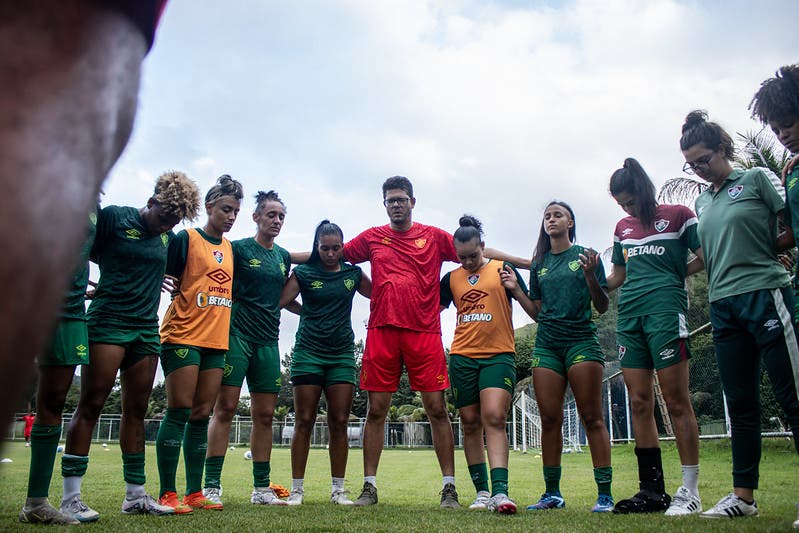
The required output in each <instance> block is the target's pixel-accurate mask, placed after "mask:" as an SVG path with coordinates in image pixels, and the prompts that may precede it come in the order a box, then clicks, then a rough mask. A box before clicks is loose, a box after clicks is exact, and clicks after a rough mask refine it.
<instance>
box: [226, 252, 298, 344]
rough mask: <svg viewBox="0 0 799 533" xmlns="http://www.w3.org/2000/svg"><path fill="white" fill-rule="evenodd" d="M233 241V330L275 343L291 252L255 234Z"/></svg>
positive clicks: (246, 335)
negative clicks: (263, 242) (266, 243)
mask: <svg viewBox="0 0 799 533" xmlns="http://www.w3.org/2000/svg"><path fill="white" fill-rule="evenodd" d="M232 244H233V258H234V260H235V266H234V270H233V316H232V318H231V321H230V333H231V334H232V335H236V336H237V337H241V338H242V339H246V340H249V341H251V342H255V343H259V344H271V343H275V342H277V339H278V334H279V333H280V293H281V292H283V286H284V285H285V284H286V279H287V278H288V273H289V269H290V268H291V256H290V255H289V252H288V251H287V250H286V249H284V248H282V247H280V246H278V245H277V244H273V245H272V249H271V250H268V249H266V248H264V247H263V246H261V245H260V244H258V241H256V240H255V239H254V238H253V237H248V238H246V239H240V240H237V241H233V243H232Z"/></svg>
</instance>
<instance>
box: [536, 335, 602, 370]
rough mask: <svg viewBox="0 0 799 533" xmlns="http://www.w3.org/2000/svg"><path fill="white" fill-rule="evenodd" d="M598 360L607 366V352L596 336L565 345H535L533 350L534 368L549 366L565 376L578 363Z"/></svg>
mask: <svg viewBox="0 0 799 533" xmlns="http://www.w3.org/2000/svg"><path fill="white" fill-rule="evenodd" d="M586 361H596V362H597V363H601V364H602V366H605V354H604V353H602V348H600V347H599V341H597V340H596V337H594V338H593V339H586V340H580V341H576V342H573V343H571V344H568V345H564V346H541V345H539V344H536V345H535V350H533V361H532V366H533V368H548V369H550V370H554V371H555V372H557V373H558V374H560V375H561V376H563V377H564V378H565V377H567V376H566V374H567V373H568V371H569V369H570V368H571V367H572V365H576V364H577V363H584V362H586Z"/></svg>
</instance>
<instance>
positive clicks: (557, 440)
mask: <svg viewBox="0 0 799 533" xmlns="http://www.w3.org/2000/svg"><path fill="white" fill-rule="evenodd" d="M575 229H576V228H575V221H574V212H573V211H572V209H571V207H569V205H568V204H566V203H565V202H550V204H549V205H548V206H547V207H546V210H545V211H544V219H543V221H542V222H541V230H540V233H539V237H538V244H537V245H536V249H535V252H534V254H533V260H532V265H531V268H530V300H532V302H531V305H530V306H528V307H524V306H523V307H524V310H525V311H526V312H527V314H528V315H530V316H531V317H532V318H533V319H534V320H536V321H537V322H538V331H537V334H536V340H535V351H534V352H533V386H534V388H535V398H536V401H537V402H538V408H539V409H540V411H541V455H542V463H543V468H544V483H545V484H546V490H545V492H544V494H543V495H542V496H541V498H540V500H539V501H538V502H537V503H535V504H533V505H530V506H528V507H527V510H528V511H538V510H546V509H558V508H561V507H564V506H565V505H566V502H565V499H564V498H563V496H562V495H561V492H560V475H561V464H560V462H561V453H562V451H563V430H562V426H563V400H564V397H565V395H566V386H567V385H571V388H572V392H573V393H574V400H575V402H576V403H577V411H578V412H579V414H580V419H581V420H582V422H583V427H584V428H585V432H586V436H587V438H588V446H589V447H590V449H591V459H592V462H593V465H594V481H596V485H597V500H596V504H595V505H594V507H593V509H592V510H593V512H597V513H607V512H610V511H612V510H613V496H612V494H611V490H610V487H611V481H612V479H613V470H612V468H611V466H610V437H609V436H608V430H607V427H606V426H605V419H604V416H603V412H602V373H603V369H604V366H605V355H604V354H603V353H602V348H600V346H599V341H598V340H597V336H596V325H595V324H594V322H593V320H592V319H591V305H592V304H593V306H594V308H595V309H596V310H597V311H598V312H600V313H604V312H605V311H607V309H608V295H607V292H606V287H607V282H606V280H605V271H604V269H603V267H602V261H601V260H600V258H599V254H597V253H596V252H595V251H594V250H591V249H590V248H585V247H583V246H580V245H579V244H576V243H575V233H576V232H575Z"/></svg>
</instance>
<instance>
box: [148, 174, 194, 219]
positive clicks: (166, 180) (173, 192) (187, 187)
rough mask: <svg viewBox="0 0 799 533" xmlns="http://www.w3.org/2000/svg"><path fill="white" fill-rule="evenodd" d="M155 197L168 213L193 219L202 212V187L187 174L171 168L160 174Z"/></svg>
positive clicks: (162, 209) (165, 212) (154, 193)
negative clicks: (199, 187) (198, 186)
mask: <svg viewBox="0 0 799 533" xmlns="http://www.w3.org/2000/svg"><path fill="white" fill-rule="evenodd" d="M153 199H154V200H155V201H156V202H158V205H160V206H161V211H162V212H163V213H164V214H168V215H177V216H179V217H180V219H181V220H188V221H192V220H194V219H196V218H197V216H198V215H199V214H200V189H198V188H197V184H196V183H194V181H193V180H191V179H190V178H189V177H188V176H187V175H186V174H184V173H183V172H179V171H177V170H170V171H169V172H164V173H163V174H161V175H160V176H158V180H157V181H156V182H155V191H154V192H153Z"/></svg>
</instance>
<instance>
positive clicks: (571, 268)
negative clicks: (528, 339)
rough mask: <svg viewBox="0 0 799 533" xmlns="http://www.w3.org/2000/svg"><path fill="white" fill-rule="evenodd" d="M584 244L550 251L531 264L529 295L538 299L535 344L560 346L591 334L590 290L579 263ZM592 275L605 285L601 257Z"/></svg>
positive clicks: (601, 285)
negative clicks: (555, 252) (561, 250)
mask: <svg viewBox="0 0 799 533" xmlns="http://www.w3.org/2000/svg"><path fill="white" fill-rule="evenodd" d="M586 250H587V248H584V247H582V246H580V245H579V244H574V245H572V246H571V247H570V248H569V249H568V250H565V251H563V252H561V253H558V254H553V253H552V252H551V251H549V252H547V253H546V254H544V257H542V258H540V259H539V260H537V261H535V262H534V263H533V265H532V266H531V268H530V299H531V300H541V312H540V313H539V314H538V320H537V321H538V334H537V337H536V344H539V343H541V345H542V346H563V345H565V344H569V343H570V342H572V341H574V340H576V339H581V338H586V337H592V336H593V335H595V332H596V325H595V324H594V322H593V320H591V293H590V292H589V290H588V284H587V283H586V281H585V277H584V276H583V269H582V267H581V266H580V254H582V253H584V252H585V251H586ZM597 261H598V263H599V264H598V265H597V268H596V272H595V273H594V275H595V276H596V279H597V281H598V282H599V286H600V287H602V288H606V287H607V281H606V280H605V270H604V268H603V267H602V261H601V260H600V259H599V258H597Z"/></svg>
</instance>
